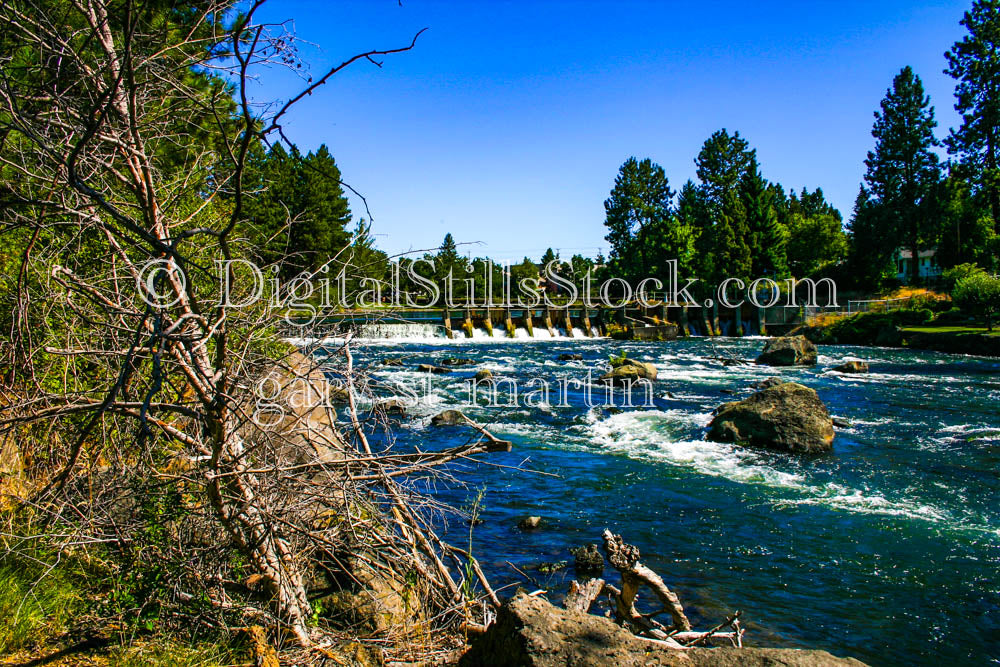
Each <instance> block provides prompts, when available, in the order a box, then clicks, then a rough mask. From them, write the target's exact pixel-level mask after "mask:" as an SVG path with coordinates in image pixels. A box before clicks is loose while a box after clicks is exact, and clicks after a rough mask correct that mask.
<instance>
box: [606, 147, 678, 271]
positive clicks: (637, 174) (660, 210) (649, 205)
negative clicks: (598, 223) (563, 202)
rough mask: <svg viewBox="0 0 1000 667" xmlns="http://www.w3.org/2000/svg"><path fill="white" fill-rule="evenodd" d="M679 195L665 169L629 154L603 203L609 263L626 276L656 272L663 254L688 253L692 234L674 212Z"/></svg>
mask: <svg viewBox="0 0 1000 667" xmlns="http://www.w3.org/2000/svg"><path fill="white" fill-rule="evenodd" d="M673 196H674V193H673V191H672V190H671V189H670V183H669V181H668V179H667V176H666V173H665V172H664V171H663V167H661V166H660V165H658V164H656V163H654V162H653V161H652V160H650V159H649V158H646V159H644V160H642V161H639V160H637V159H636V158H634V157H631V158H629V159H628V160H626V161H625V163H624V164H623V165H622V166H621V168H620V169H619V170H618V176H617V177H616V178H615V185H614V188H613V189H612V190H611V194H610V196H609V197H608V199H606V200H605V202H604V210H605V214H606V218H605V223H604V224H605V226H606V227H607V228H608V234H607V236H605V239H606V240H607V241H608V243H609V244H610V245H611V256H610V262H611V264H612V266H613V267H614V268H615V270H616V272H617V273H618V274H619V275H621V276H622V277H625V278H626V279H639V280H641V279H643V278H646V277H648V276H651V275H652V274H651V270H652V269H653V267H654V262H655V261H656V260H657V259H659V258H663V257H666V258H676V257H678V256H681V255H683V256H685V257H686V256H687V255H688V244H689V242H690V238H691V233H690V231H689V230H688V229H687V228H686V227H683V226H680V227H679V226H678V225H677V222H678V221H677V220H676V218H674V216H673V202H672V199H673Z"/></svg>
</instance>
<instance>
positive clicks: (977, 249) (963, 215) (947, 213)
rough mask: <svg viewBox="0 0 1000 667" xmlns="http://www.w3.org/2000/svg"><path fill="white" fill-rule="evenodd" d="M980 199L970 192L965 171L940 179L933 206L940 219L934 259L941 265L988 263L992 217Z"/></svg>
mask: <svg viewBox="0 0 1000 667" xmlns="http://www.w3.org/2000/svg"><path fill="white" fill-rule="evenodd" d="M981 202H982V200H981V199H978V198H976V197H974V196H973V194H972V188H971V186H970V183H969V181H968V180H967V179H966V178H965V177H964V175H961V176H960V175H957V174H950V175H949V176H948V177H947V178H944V179H942V181H941V183H940V186H939V188H938V195H937V206H936V210H935V218H936V219H937V220H939V221H940V227H939V229H938V242H937V249H938V252H937V260H938V263H939V264H940V265H941V267H942V268H950V267H952V266H955V265H957V264H966V263H969V264H978V265H980V266H984V267H989V266H990V265H991V263H992V258H991V253H990V249H991V245H992V243H993V242H994V241H993V239H994V238H995V235H994V232H993V220H992V216H991V215H990V212H989V207H988V206H987V205H981Z"/></svg>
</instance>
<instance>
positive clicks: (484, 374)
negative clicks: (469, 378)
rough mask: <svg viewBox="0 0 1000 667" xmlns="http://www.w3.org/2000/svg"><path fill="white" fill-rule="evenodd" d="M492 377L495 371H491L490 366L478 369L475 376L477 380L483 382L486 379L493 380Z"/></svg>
mask: <svg viewBox="0 0 1000 667" xmlns="http://www.w3.org/2000/svg"><path fill="white" fill-rule="evenodd" d="M492 379H493V371H491V370H490V369H488V368H484V369H482V370H481V371H478V372H477V373H476V377H475V380H476V382H483V381H485V380H492Z"/></svg>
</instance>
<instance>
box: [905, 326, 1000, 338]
mask: <svg viewBox="0 0 1000 667" xmlns="http://www.w3.org/2000/svg"><path fill="white" fill-rule="evenodd" d="M903 330H904V331H906V332H908V333H953V334H981V335H986V336H1000V328H998V327H993V331H989V330H988V329H987V328H986V327H985V326H971V327H969V326H930V327H906V328H905V329H903Z"/></svg>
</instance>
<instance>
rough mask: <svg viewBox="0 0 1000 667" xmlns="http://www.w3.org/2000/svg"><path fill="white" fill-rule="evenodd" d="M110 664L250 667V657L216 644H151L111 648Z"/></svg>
mask: <svg viewBox="0 0 1000 667" xmlns="http://www.w3.org/2000/svg"><path fill="white" fill-rule="evenodd" d="M108 659H109V662H110V664H112V665H118V666H119V667H154V666H155V667H223V666H225V665H238V664H247V662H246V661H247V659H248V658H247V656H246V654H245V653H244V652H242V651H235V650H233V649H231V648H229V647H227V646H220V645H217V644H208V643H203V644H196V645H194V646H184V645H182V644H176V643H173V642H170V643H149V644H139V645H136V646H132V647H128V648H125V647H118V648H115V649H112V650H111V651H110V654H109V655H108Z"/></svg>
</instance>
